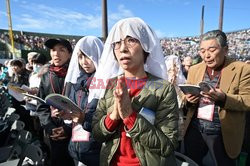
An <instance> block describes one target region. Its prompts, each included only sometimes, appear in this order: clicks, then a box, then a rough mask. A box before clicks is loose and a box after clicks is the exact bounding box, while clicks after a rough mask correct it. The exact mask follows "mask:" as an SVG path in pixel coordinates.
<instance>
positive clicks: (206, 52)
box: [204, 50, 210, 58]
mask: <svg viewBox="0 0 250 166" xmlns="http://www.w3.org/2000/svg"><path fill="white" fill-rule="evenodd" d="M204 55H205V58H210V52H209V51H208V50H206V51H205V53H204Z"/></svg>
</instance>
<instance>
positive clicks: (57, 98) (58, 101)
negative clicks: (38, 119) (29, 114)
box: [24, 93, 82, 112]
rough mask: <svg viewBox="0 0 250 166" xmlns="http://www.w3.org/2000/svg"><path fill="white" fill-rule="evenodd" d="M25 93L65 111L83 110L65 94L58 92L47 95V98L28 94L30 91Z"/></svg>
mask: <svg viewBox="0 0 250 166" xmlns="http://www.w3.org/2000/svg"><path fill="white" fill-rule="evenodd" d="M24 95H25V96H27V97H29V98H32V99H34V100H37V101H39V102H41V103H45V104H48V105H51V106H53V107H55V108H57V109H58V110H65V111H70V112H71V111H72V112H73V111H76V112H78V111H82V110H81V108H79V107H78V106H77V105H76V104H75V103H74V102H73V101H72V100H70V99H69V98H68V97H66V96H63V95H61V94H57V93H52V94H49V95H48V96H46V98H45V100H43V99H41V98H40V97H37V96H35V95H31V94H28V93H24Z"/></svg>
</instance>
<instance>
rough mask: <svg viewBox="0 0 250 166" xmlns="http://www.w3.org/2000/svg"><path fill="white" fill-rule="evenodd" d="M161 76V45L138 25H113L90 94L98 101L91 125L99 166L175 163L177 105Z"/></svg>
mask: <svg viewBox="0 0 250 166" xmlns="http://www.w3.org/2000/svg"><path fill="white" fill-rule="evenodd" d="M166 71H167V70H166V66H165V63H164V57H163V54H162V50H161V47H160V42H159V40H158V38H157V36H156V35H155V33H154V32H153V31H152V29H151V28H150V27H149V26H148V25H147V24H146V23H145V22H144V21H143V20H141V19H140V18H127V19H122V20H120V21H119V22H117V23H116V24H115V25H114V26H113V28H112V29H111V31H110V33H109V35H108V38H107V40H106V43H105V45H104V50H103V54H102V57H101V60H100V65H99V67H98V70H97V71H96V74H95V76H94V78H95V79H93V80H92V82H91V85H90V86H91V87H92V88H90V95H89V99H91V98H98V99H100V100H99V102H98V106H97V109H96V111H95V113H94V116H93V121H92V133H93V135H94V138H95V139H96V140H97V141H100V142H103V146H102V150H101V156H100V165H105V166H106V165H112V166H113V165H126V166H129V165H131V166H132V165H133V166H137V165H138V166H139V165H142V166H146V165H168V164H169V165H175V164H176V163H175V160H174V156H173V154H174V153H173V152H174V149H175V148H176V146H177V128H178V127H177V126H178V112H177V107H178V106H177V99H176V92H175V89H174V87H173V86H172V85H171V84H170V83H168V82H167V81H166V80H164V79H167V77H166V76H167V74H166ZM108 79H110V80H109V82H108V84H107V85H106V84H105V83H106V82H107V81H108ZM100 85H101V86H100ZM105 89H106V90H105Z"/></svg>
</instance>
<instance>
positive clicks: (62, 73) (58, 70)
mask: <svg viewBox="0 0 250 166" xmlns="http://www.w3.org/2000/svg"><path fill="white" fill-rule="evenodd" d="M68 66H69V65H68V63H66V64H64V65H62V66H55V65H50V67H49V71H51V72H54V73H55V74H56V75H57V76H58V77H66V74H67V71H68Z"/></svg>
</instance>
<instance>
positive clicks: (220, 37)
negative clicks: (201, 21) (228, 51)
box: [200, 30, 228, 47]
mask: <svg viewBox="0 0 250 166" xmlns="http://www.w3.org/2000/svg"><path fill="white" fill-rule="evenodd" d="M210 39H216V40H217V41H218V43H219V44H220V46H221V47H227V46H228V44H227V36H226V34H225V33H224V32H222V31H221V30H212V31H208V32H207V33H205V34H203V35H202V36H201V40H200V42H202V41H204V40H210Z"/></svg>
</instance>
